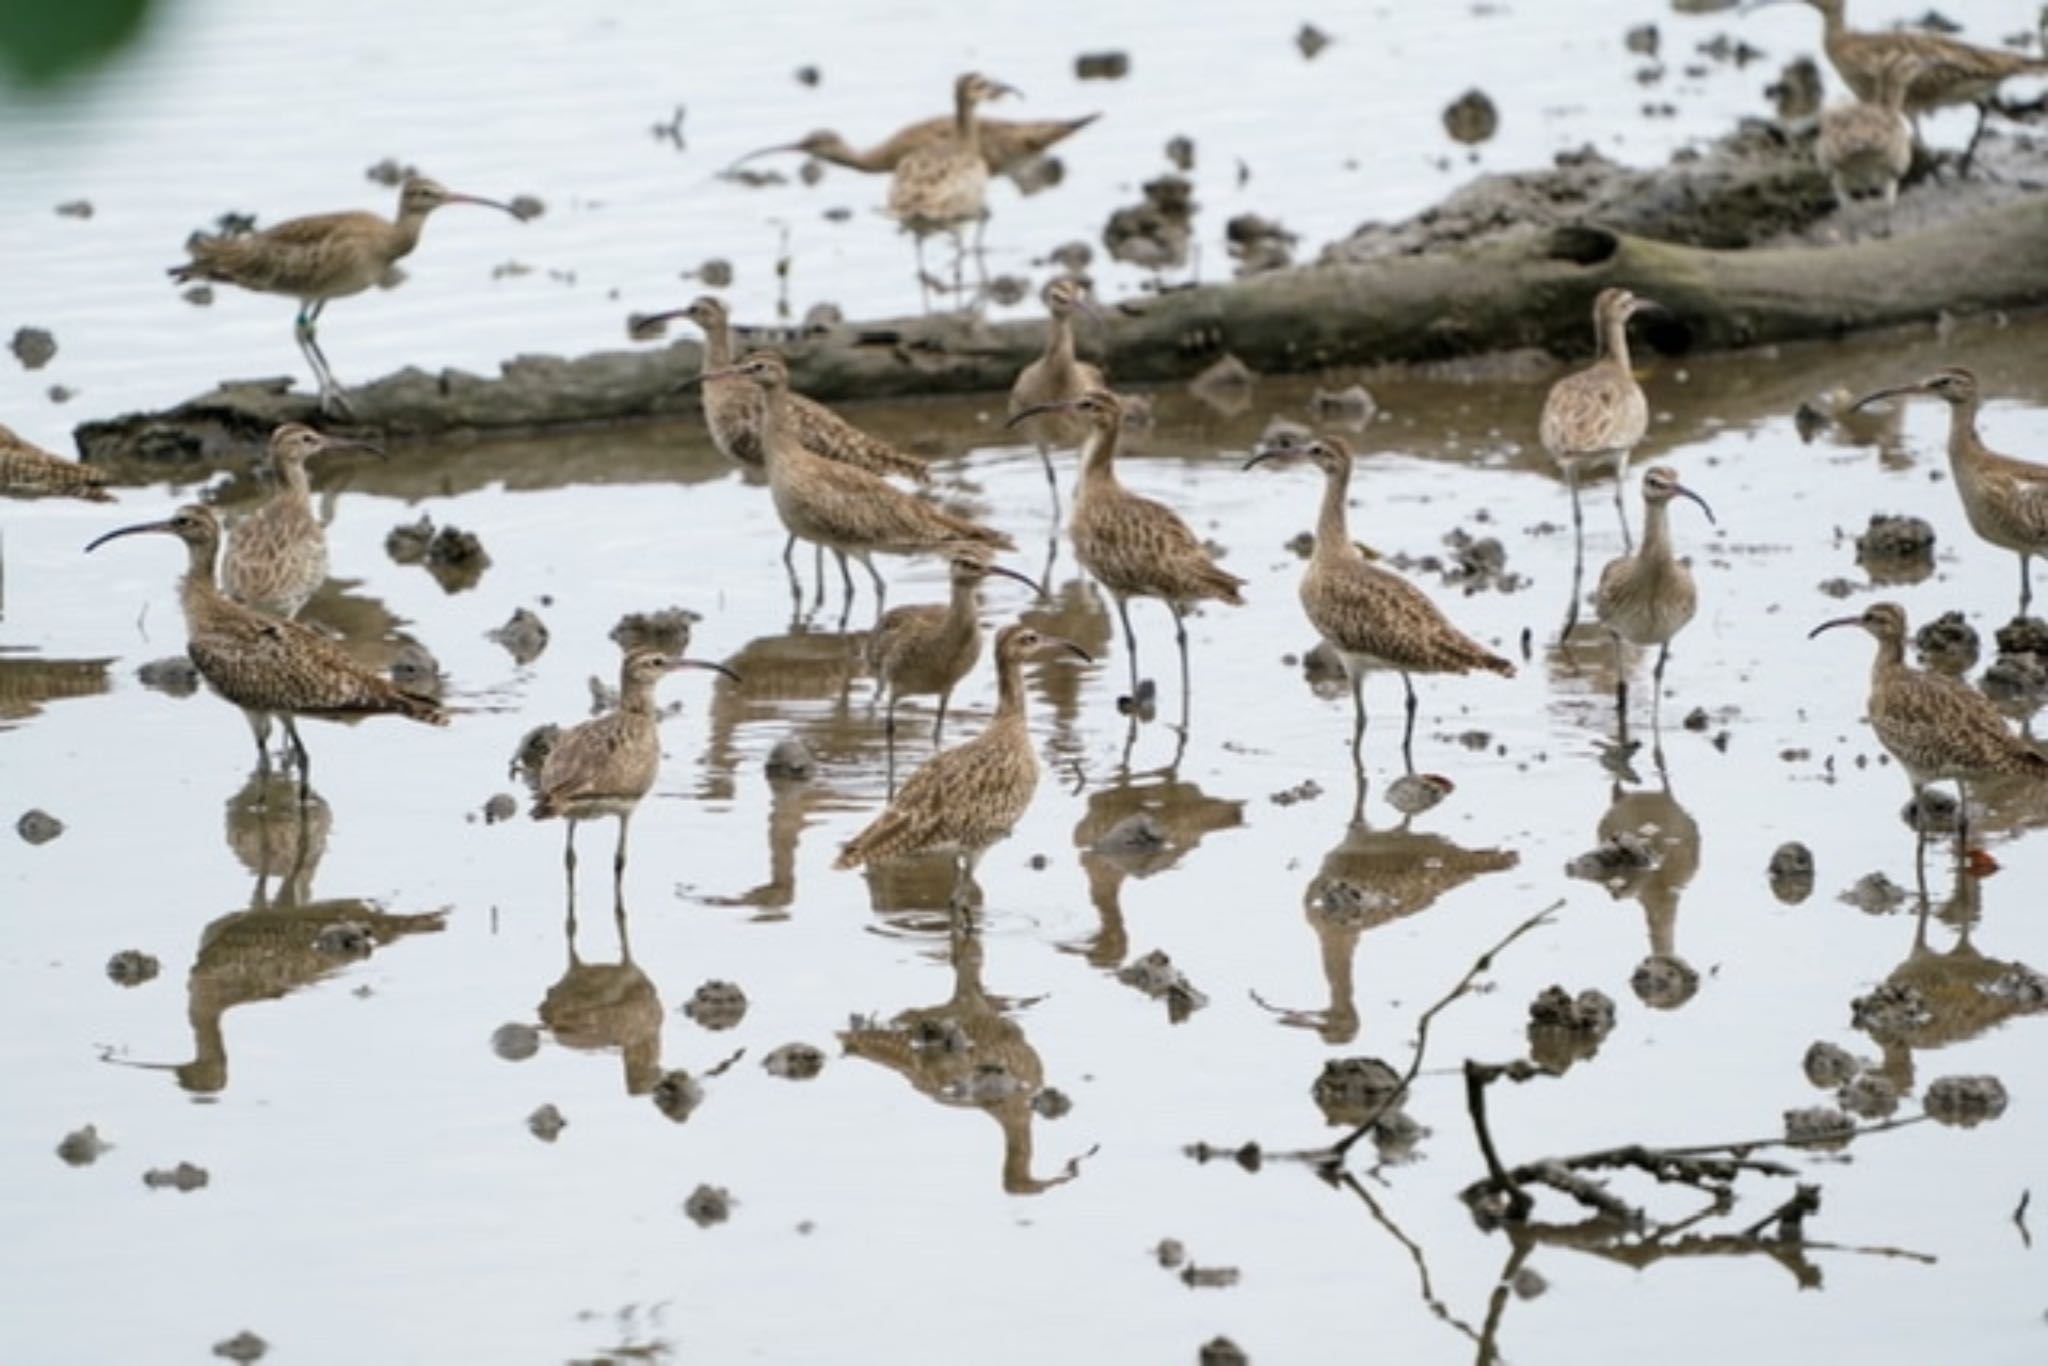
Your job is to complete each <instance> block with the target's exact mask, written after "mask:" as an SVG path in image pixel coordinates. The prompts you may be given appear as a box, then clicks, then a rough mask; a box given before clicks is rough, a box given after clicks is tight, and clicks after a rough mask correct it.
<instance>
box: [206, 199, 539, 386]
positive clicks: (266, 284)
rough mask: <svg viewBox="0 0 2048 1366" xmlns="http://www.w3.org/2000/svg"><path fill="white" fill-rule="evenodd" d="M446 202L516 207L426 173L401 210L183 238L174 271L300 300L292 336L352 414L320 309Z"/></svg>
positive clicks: (394, 252)
mask: <svg viewBox="0 0 2048 1366" xmlns="http://www.w3.org/2000/svg"><path fill="white" fill-rule="evenodd" d="M444 204H480V205H482V206H484V207H485V208H490V209H497V210H499V211H501V212H503V213H509V214H513V216H514V217H515V218H516V217H518V215H517V214H516V213H513V210H512V207H511V206H510V205H508V204H500V203H498V202H497V201H496V200H494V199H479V198H477V197H476V196H475V195H467V194H456V193H455V192H454V191H453V190H450V189H448V188H447V187H446V186H444V185H441V184H440V183H438V182H436V181H432V180H428V179H426V178H425V177H424V176H415V177H413V178H412V179H410V180H408V181H406V182H405V184H404V186H402V187H401V188H400V190H399V192H398V217H397V218H396V219H395V220H393V219H387V218H383V217H380V216H379V215H377V214H374V213H361V212H357V213H323V214H313V215H310V216H308V217H305V218H290V219H286V220H285V221H284V222H282V223H279V224H277V225H276V226H275V227H269V228H264V229H263V230H262V231H260V232H247V233H240V234H237V235H235V236H231V237H229V236H220V237H209V236H206V235H204V234H196V235H194V236H193V238H192V239H191V240H190V241H188V242H187V243H186V244H185V250H186V251H187V252H189V253H191V256H192V259H191V260H190V261H187V262H186V263H185V264H183V265H180V266H172V267H171V268H170V270H169V272H168V274H169V275H170V277H171V278H172V279H173V280H175V281H177V282H178V283H179V284H184V283H186V282H187V281H191V280H209V281H216V282H218V283H221V284H229V285H236V286H239V287H240V288H242V289H248V290H254V291H255V292H256V293H259V294H283V295H285V296H287V297H289V298H293V299H297V300H298V301H299V314H298V318H297V319H296V320H295V321H294V323H293V324H292V336H293V337H294V338H295V339H296V340H297V342H298V344H299V350H300V352H301V353H303V354H304V355H305V357H306V363H307V364H308V365H310V366H312V367H313V376H314V378H315V379H316V380H318V381H319V384H320V404H321V406H322V407H323V408H326V409H329V410H332V411H335V412H338V413H346V412H347V411H348V400H347V397H346V396H345V395H344V394H343V393H342V389H341V385H340V384H339V383H337V382H336V381H335V378H334V372H333V370H331V369H329V368H328V365H327V356H326V354H325V353H324V352H322V351H321V350H320V339H319V336H318V327H319V323H320V310H321V309H323V308H325V307H327V303H328V300H330V299H342V298H346V297H348V296H349V295H351V294H360V293H362V292H363V291H364V290H366V289H369V288H370V287H371V286H373V285H376V284H378V283H380V282H382V281H383V280H384V279H385V278H386V276H387V275H388V274H389V272H390V270H391V268H392V267H393V266H394V265H396V264H397V263H398V262H399V261H400V260H401V259H403V258H404V257H406V256H407V255H409V254H410V253H411V252H412V249H413V248H414V247H416V246H418V245H419V241H420V229H421V228H423V227H424V226H425V225H426V221H427V215H428V214H430V213H432V212H433V211H434V210H436V209H438V208H440V207H441V206H442V205H444Z"/></svg>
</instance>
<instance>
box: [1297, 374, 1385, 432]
mask: <svg viewBox="0 0 2048 1366" xmlns="http://www.w3.org/2000/svg"><path fill="white" fill-rule="evenodd" d="M1308 410H1309V411H1310V412H1312V413H1314V414H1315V415H1316V418H1317V419H1318V420H1319V421H1322V422H1335V423H1338V424H1340V425H1342V426H1346V427H1349V428H1351V429H1352V430H1354V431H1359V430H1363V428H1364V427H1365V424H1366V423H1368V422H1370V421H1372V419H1373V415H1374V414H1375V413H1377V412H1379V410H1380V405H1379V400H1377V399H1375V398H1374V397H1373V396H1372V391H1371V390H1370V389H1368V388H1366V387H1365V386H1364V385H1363V384H1353V385H1351V386H1349V387H1348V388H1343V389H1317V390H1316V391H1315V392H1314V393H1313V394H1310V395H1309V399H1308Z"/></svg>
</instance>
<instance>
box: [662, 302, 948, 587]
mask: <svg viewBox="0 0 2048 1366" xmlns="http://www.w3.org/2000/svg"><path fill="white" fill-rule="evenodd" d="M671 318H686V319H688V320H689V321H690V322H693V323H695V324H696V325H697V326H698V327H699V328H701V329H702V330H703V332H704V360H703V366H704V371H705V373H706V374H708V373H710V372H711V371H714V370H725V369H729V368H730V367H731V366H732V364H733V359H734V357H733V345H732V313H731V310H729V309H728V308H727V307H726V305H725V301H724V300H722V299H717V298H714V297H712V296H711V295H709V294H702V295H699V296H698V297H697V298H695V299H692V300H691V301H690V302H689V304H688V305H687V306H685V307H683V308H680V309H678V310H676V311H675V312H673V313H657V314H654V315H653V316H652V317H648V318H643V319H641V320H640V324H641V326H643V327H646V326H649V325H655V324H660V323H663V322H666V321H668V320H669V319H671ZM694 382H695V383H701V384H702V385H703V387H704V425H705V426H706V427H707V428H708V429H709V430H710V432H711V442H712V444H713V445H715V446H717V447H718V449H719V451H720V453H721V454H723V455H724V456H725V457H726V458H727V459H728V460H734V461H737V462H739V463H740V464H742V465H749V466H752V467H754V468H756V469H758V468H760V467H761V465H762V459H761V405H762V398H761V390H760V389H759V388H757V387H756V386H755V385H753V384H750V383H748V382H747V381H746V380H744V379H741V378H739V377H737V376H731V377H728V378H725V379H705V378H704V377H703V375H699V376H698V377H697V379H696V380H695V381H694ZM787 412H788V414H789V420H790V423H791V426H792V428H793V430H794V431H795V432H796V437H797V440H799V441H801V442H802V443H803V445H804V448H805V449H806V450H808V451H811V452H812V453H814V454H816V455H821V456H823V457H825V459H827V460H836V461H838V462H839V463H841V464H843V465H852V466H854V467H855V468H856V469H863V470H866V471H868V473H870V474H883V475H893V476H898V477H901V478H905V479H909V480H911V481H913V482H915V483H918V484H925V483H929V482H930V481H931V470H930V469H929V468H928V467H927V466H926V465H925V462H924V461H922V460H920V459H918V458H917V457H916V456H914V455H911V454H909V453H908V452H906V451H900V450H898V449H897V448H896V447H894V446H892V445H890V444H889V443H888V442H886V441H884V440H882V439H881V438H880V437H875V436H870V435H868V434H867V433H866V432H864V431H862V430H861V429H860V428H858V427H856V426H854V425H853V424H852V423H851V422H848V421H847V420H846V419H845V418H843V417H841V416H839V414H837V413H835V412H833V411H832V410H831V409H830V408H827V407H826V406H825V405H824V404H822V403H817V402H814V401H813V400H811V399H808V398H805V397H804V396H803V395H802V394H798V393H791V394H790V396H789V406H788V409H787ZM795 552H796V537H795V536H791V537H790V538H789V541H788V543H787V544H785V545H784V546H783V548H782V563H783V564H784V565H785V566H786V567H787V568H788V569H789V574H790V582H791V584H792V586H794V585H795V582H796V561H795V559H794V555H795ZM824 553H825V550H824V547H823V546H820V547H818V555H819V566H820V570H821V571H822V568H823V557H824ZM824 592H825V585H824V580H823V574H822V572H821V573H820V575H819V583H818V593H819V596H820V597H821V598H822V597H823V595H824Z"/></svg>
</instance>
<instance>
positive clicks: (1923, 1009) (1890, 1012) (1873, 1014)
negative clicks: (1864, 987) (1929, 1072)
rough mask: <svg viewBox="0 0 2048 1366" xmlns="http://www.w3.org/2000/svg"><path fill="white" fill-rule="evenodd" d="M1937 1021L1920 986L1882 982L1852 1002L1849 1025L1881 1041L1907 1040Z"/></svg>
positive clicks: (1850, 1004) (1850, 1003)
mask: <svg viewBox="0 0 2048 1366" xmlns="http://www.w3.org/2000/svg"><path fill="white" fill-rule="evenodd" d="M1933 1022H1934V1011H1933V1010H1931V1009H1930V1008H1929V1007H1928V1005H1927V998H1926V997H1924V996H1922V995H1921V994H1920V991H1919V989H1918V988H1917V987H1911V986H1902V985H1900V984H1899V983H1897V982H1880V983H1879V984H1878V985H1877V986H1875V987H1873V988H1871V990H1870V991H1869V992H1868V993H1866V994H1865V995H1862V996H1858V997H1856V998H1855V999H1854V1000H1852V1001H1850V1002H1849V1023H1851V1024H1853V1025H1854V1026H1856V1028H1858V1029H1860V1030H1862V1031H1863V1032H1864V1033H1866V1034H1868V1035H1869V1036H1870V1037H1871V1038H1873V1039H1876V1040H1878V1041H1880V1042H1883V1041H1886V1040H1898V1039H1904V1038H1908V1037H1910V1036H1912V1035H1914V1034H1917V1033H1919V1032H1920V1031H1921V1030H1923V1029H1925V1028H1926V1027H1927V1026H1928V1025H1930V1024H1932V1023H1933Z"/></svg>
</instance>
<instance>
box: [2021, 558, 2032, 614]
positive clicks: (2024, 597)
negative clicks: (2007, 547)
mask: <svg viewBox="0 0 2048 1366" xmlns="http://www.w3.org/2000/svg"><path fill="white" fill-rule="evenodd" d="M2030 559H2031V557H2030V556H2029V555H2028V554H2027V552H2026V551H2024V550H2022V551H2021V552H2020V615H2021V616H2025V615H2026V614H2027V608H2028V607H2029V606H2030V605H2031V604H2032V603H2033V601H2034V579H2033V575H2032V574H2030V573H2029V572H2028V561H2029V560H2030Z"/></svg>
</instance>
